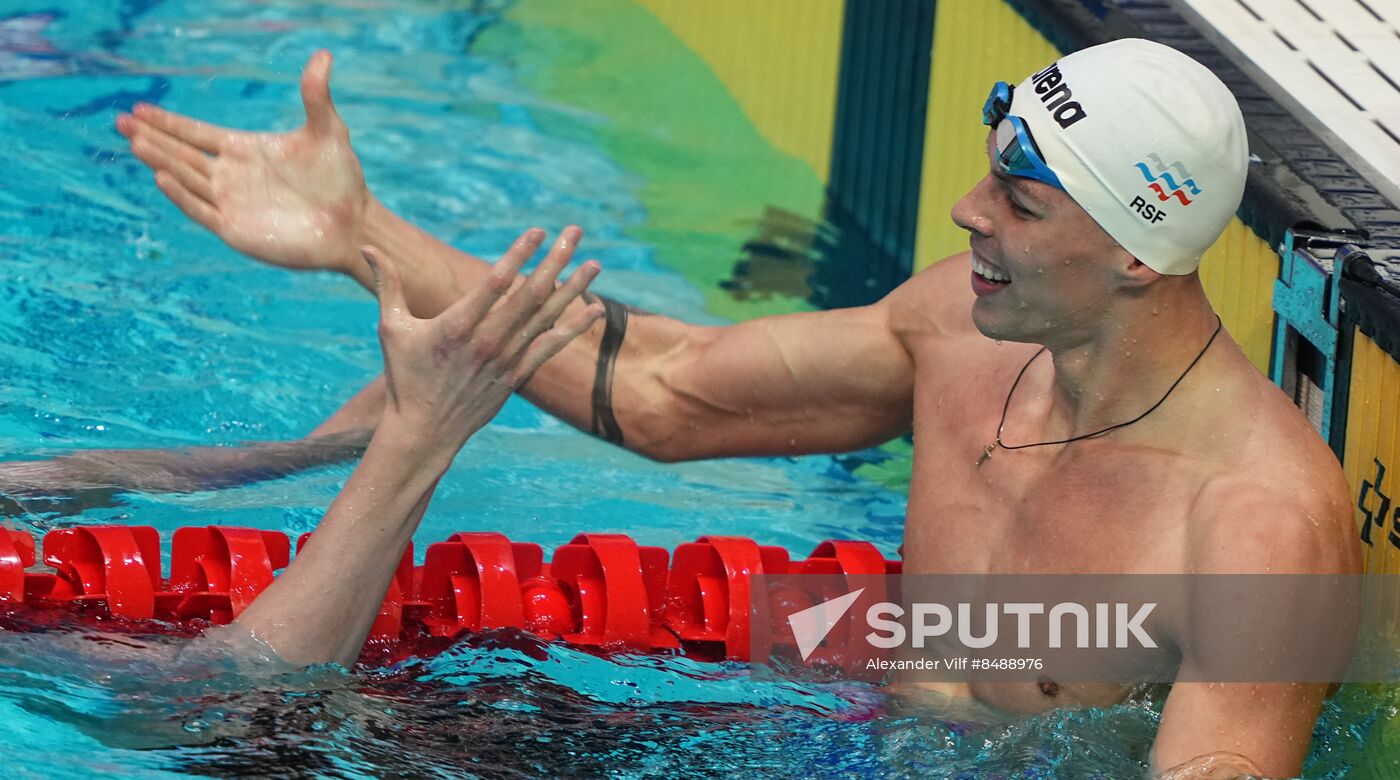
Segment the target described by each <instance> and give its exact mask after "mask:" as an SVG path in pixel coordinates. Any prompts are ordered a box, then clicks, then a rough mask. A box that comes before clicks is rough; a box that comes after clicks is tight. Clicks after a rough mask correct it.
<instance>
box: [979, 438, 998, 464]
mask: <svg viewBox="0 0 1400 780" xmlns="http://www.w3.org/2000/svg"><path fill="white" fill-rule="evenodd" d="M996 448H997V445H996V444H988V445H987V448H986V449H985V450H982V457H980V458H978V459H977V467H978V468H981V467H982V464H983V463H986V462H987V461H989V460H991V459H992V453H993V452H994V451H996Z"/></svg>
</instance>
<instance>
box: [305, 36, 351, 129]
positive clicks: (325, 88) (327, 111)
mask: <svg viewBox="0 0 1400 780" xmlns="http://www.w3.org/2000/svg"><path fill="white" fill-rule="evenodd" d="M332 64H333V59H332V57H331V53H330V52H328V51H326V50H325V49H321V50H320V51H317V52H316V53H314V54H312V55H311V59H309V60H307V61H306V68H304V69H303V70H302V72H301V103H302V105H303V106H304V107H305V108H306V126H307V127H309V128H310V129H311V132H312V133H314V134H316V135H323V134H325V133H328V132H330V131H332V130H335V129H337V128H343V127H344V126H345V123H344V122H341V121H340V115H339V114H337V113H336V112H335V104H334V103H332V102H331V65H332Z"/></svg>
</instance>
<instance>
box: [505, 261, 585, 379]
mask: <svg viewBox="0 0 1400 780" xmlns="http://www.w3.org/2000/svg"><path fill="white" fill-rule="evenodd" d="M602 270H603V269H602V267H601V266H599V265H598V262H597V261H596V260H589V261H588V262H586V263H584V264H583V267H581V268H579V269H578V271H576V272H575V273H574V274H573V275H572V276H570V277H569V279H568V281H566V282H564V284H562V285H559V288H558V289H556V290H555V291H554V293H553V294H552V295H550V296H549V300H547V301H545V303H544V305H543V306H540V307H539V308H538V309H537V310H536V311H535V313H534V315H533V316H532V317H530V319H529V321H528V322H526V323H525V326H524V327H523V328H521V329H520V330H519V332H518V333H517V334H516V336H515V344H514V349H513V350H512V351H511V352H510V354H508V355H506V356H505V357H504V358H503V359H504V360H506V361H513V360H515V359H517V358H518V357H519V356H520V355H521V354H522V353H524V352H525V351H526V349H528V348H529V346H530V345H531V344H532V343H534V341H535V340H536V339H538V338H539V337H540V336H541V335H542V334H544V333H545V332H547V331H549V329H550V328H553V327H554V324H555V322H556V321H557V320H558V319H559V317H560V315H562V314H563V313H564V312H565V311H566V310H567V309H568V308H569V304H571V303H573V302H574V300H575V299H577V298H578V297H579V296H580V295H583V293H584V291H586V290H587V289H588V285H590V284H592V283H593V280H594V279H596V278H598V273H599V272H600V271H602ZM507 365H509V363H507Z"/></svg>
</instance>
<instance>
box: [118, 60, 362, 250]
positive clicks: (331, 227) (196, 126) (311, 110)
mask: <svg viewBox="0 0 1400 780" xmlns="http://www.w3.org/2000/svg"><path fill="white" fill-rule="evenodd" d="M330 74H331V55H330V52H327V51H318V52H316V53H315V54H313V55H311V59H310V60H309V61H308V62H307V64H306V68H305V70H303V71H302V76H301V97H302V103H303V104H304V105H305V107H306V124H305V125H303V126H302V127H299V128H297V129H296V130H293V131H291V132H290V133H280V134H273V133H250V132H242V131H238V130H230V129H227V128H223V127H218V126H215V125H210V124H206V123H204V122H200V121H197V120H194V119H191V118H189V117H186V116H181V115H179V114H174V113H171V112H169V111H165V110H162V109H160V108H157V107H156V106H153V105H149V104H146V103H140V104H137V105H136V107H135V108H133V109H132V113H130V114H122V115H121V116H119V117H117V130H118V131H119V132H121V134H122V135H124V136H126V137H127V138H128V139H129V140H130V142H131V151H132V153H133V154H135V155H136V156H137V158H139V159H140V160H141V162H143V163H145V164H146V165H148V166H149V167H150V168H151V169H152V170H153V171H155V178H156V186H158V187H160V190H161V192H163V193H165V196H166V197H168V198H170V200H171V201H173V202H174V203H175V205H176V206H178V207H179V208H180V210H181V211H183V212H184V213H185V215H186V216H188V217H189V218H190V219H192V220H194V221H195V222H198V223H199V224H201V225H203V226H204V227H206V228H208V229H209V230H210V231H212V232H213V233H214V234H215V235H217V236H218V237H219V238H221V239H223V240H224V242H225V243H227V244H228V245H229V246H231V247H233V248H234V249H236V250H238V251H239V252H242V253H244V254H247V255H251V256H252V257H255V258H258V259H260V260H265V261H267V262H269V263H272V264H274V265H280V266H285V267H288V268H315V269H328V270H340V271H344V270H347V269H350V268H351V267H352V266H353V267H362V266H360V265H359V264H360V257H359V254H360V253H359V248H360V245H361V244H362V243H363V240H362V239H361V236H360V234H361V231H362V229H363V225H364V221H365V215H366V212H367V211H368V210H369V209H370V208H371V204H372V203H373V199H372V198H371V196H370V193H369V188H368V187H366V186H365V177H364V173H363V172H362V171H361V170H360V161H359V160H358V159H357V158H356V157H355V152H354V150H352V149H351V148H350V131H349V129H348V128H346V126H345V122H343V121H341V119H340V115H339V114H337V113H336V110H335V106H334V105H333V104H332V103H331V93H330Z"/></svg>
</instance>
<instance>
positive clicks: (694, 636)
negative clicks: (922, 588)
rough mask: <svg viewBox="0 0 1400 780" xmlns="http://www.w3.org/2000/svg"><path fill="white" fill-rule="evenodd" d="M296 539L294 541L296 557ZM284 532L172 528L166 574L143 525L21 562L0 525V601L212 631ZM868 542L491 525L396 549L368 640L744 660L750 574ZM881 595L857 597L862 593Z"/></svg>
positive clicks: (879, 570)
mask: <svg viewBox="0 0 1400 780" xmlns="http://www.w3.org/2000/svg"><path fill="white" fill-rule="evenodd" d="M310 537H311V535H310V534H305V535H303V536H302V537H301V538H300V539H299V540H298V541H297V551H298V552H300V550H301V549H302V547H304V546H305V545H306V544H307V543H308V540H309V539H310ZM290 547H291V545H290V542H289V540H288V538H287V536H286V535H285V534H283V533H280V532H277V531H264V530H259V529H253V528H234V527H227V526H207V527H191V528H181V529H178V530H177V531H176V532H175V534H174V536H173V537H172V539H171V553H170V575H169V577H168V578H167V577H163V576H162V574H161V558H160V537H159V534H158V533H157V531H156V530H155V529H154V528H151V527H146V526H115V525H113V526H83V527H77V528H65V529H61V530H56V531H50V532H49V533H48V534H46V535H45V536H44V539H43V546H42V551H43V556H42V560H43V563H44V564H46V565H48V566H49V567H51V568H52V570H53V571H51V572H47V571H30V569H31V567H34V566H35V563H36V551H35V544H34V539H33V537H32V536H30V535H29V534H28V533H26V532H24V531H16V530H10V529H0V606H3V605H5V604H7V603H8V604H15V603H19V604H25V605H29V606H34V607H40V608H55V607H63V606H80V607H82V608H83V609H84V611H88V612H95V613H97V614H99V615H100V614H103V613H105V614H108V615H111V616H112V617H116V618H125V619H130V620H162V621H168V622H185V621H198V623H196V625H199V624H204V623H207V624H223V623H228V622H230V621H232V620H234V619H236V618H237V617H238V615H239V614H240V613H241V612H242V611H243V610H244V609H246V608H247V607H248V605H249V604H251V603H252V602H253V600H254V599H255V598H257V596H258V594H259V593H261V592H262V591H263V590H264V589H265V588H267V586H268V585H270V584H271V583H272V581H273V580H274V578H275V575H276V572H277V571H278V570H280V569H282V568H285V567H286V566H287V565H288V563H289V560H290V556H291V549H290ZM898 572H899V562H897V561H887V560H885V559H884V558H883V557H882V556H881V555H880V553H879V551H878V550H876V549H875V547H874V545H872V544H870V543H869V542H856V541H826V542H822V543H821V544H820V545H818V546H817V548H816V549H815V550H813V552H812V554H811V555H810V556H809V557H808V558H806V559H805V560H799V561H794V560H791V559H790V558H789V556H788V552H787V550H784V549H783V548H781V547H768V546H761V545H759V544H758V543H756V542H754V541H753V540H751V539H746V538H743V537H738V536H702V537H700V538H699V539H698V540H696V541H694V542H691V543H688V544H682V545H680V546H679V547H677V548H676V551H675V558H674V561H673V560H672V558H671V555H670V554H669V553H668V552H667V551H666V550H665V549H663V548H661V547H645V546H639V545H638V544H637V543H636V542H635V541H633V540H632V539H631V538H630V537H627V536H625V535H622V534H579V535H578V536H576V537H574V539H573V540H572V541H570V542H569V543H568V544H566V545H563V546H561V547H559V548H558V549H557V550H555V551H554V556H553V558H552V559H551V560H550V561H549V562H545V560H544V551H543V550H542V549H541V548H540V546H539V545H537V544H528V543H522V542H512V541H511V540H510V539H508V538H506V536H504V535H503V534H499V533H458V534H453V535H452V537H451V538H449V539H448V540H446V541H443V542H438V543H436V544H432V545H430V546H429V547H428V549H427V552H426V554H425V557H424V562H423V565H422V566H414V565H413V546H412V545H411V544H410V545H409V547H408V549H407V550H405V551H404V556H403V558H402V560H401V561H400V562H399V566H398V569H397V570H396V572H395V574H394V577H393V579H392V580H391V581H390V583H389V588H388V592H387V593H386V594H385V597H384V601H383V603H382V604H381V606H380V609H379V614H378V616H377V617H376V619H375V622H374V626H373V628H372V629H371V631H370V636H369V642H370V643H371V644H378V645H392V644H394V643H397V642H401V641H408V640H414V639H418V638H434V637H436V638H447V639H451V638H455V637H458V636H460V635H462V634H467V633H475V632H480V631H486V630H490V629H499V628H515V629H521V630H525V631H529V632H531V633H533V634H536V635H538V636H541V637H544V638H546V639H562V640H563V641H565V642H569V643H571V644H576V645H583V646H590V647H605V648H608V649H619V650H622V649H625V650H632V651H674V650H678V649H681V648H686V649H692V650H697V651H700V652H702V653H704V654H708V655H709V656H711V657H722V658H727V659H730V660H738V661H744V660H748V657H749V652H750V650H749V639H750V629H749V623H750V604H749V601H750V578H751V577H752V576H755V575H784V574H827V575H833V574H836V575H843V576H860V575H878V574H886V573H898ZM833 595H841V594H840V593H833V594H828V593H824V592H823V593H806V592H801V591H800V590H799V589H793V588H788V589H787V590H782V591H778V592H775V594H774V595H773V596H772V598H771V599H770V601H771V602H772V603H773V604H774V605H775V608H777V609H778V610H779V612H780V613H782V612H791V611H794V610H797V609H801V608H803V607H806V606H811V605H812V604H815V603H817V602H818V601H820V600H822V599H825V598H830V597H832V596H833ZM881 598H884V593H883V591H882V590H880V591H876V592H868V593H866V594H864V596H863V597H862V600H863V601H870V600H875V599H881Z"/></svg>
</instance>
